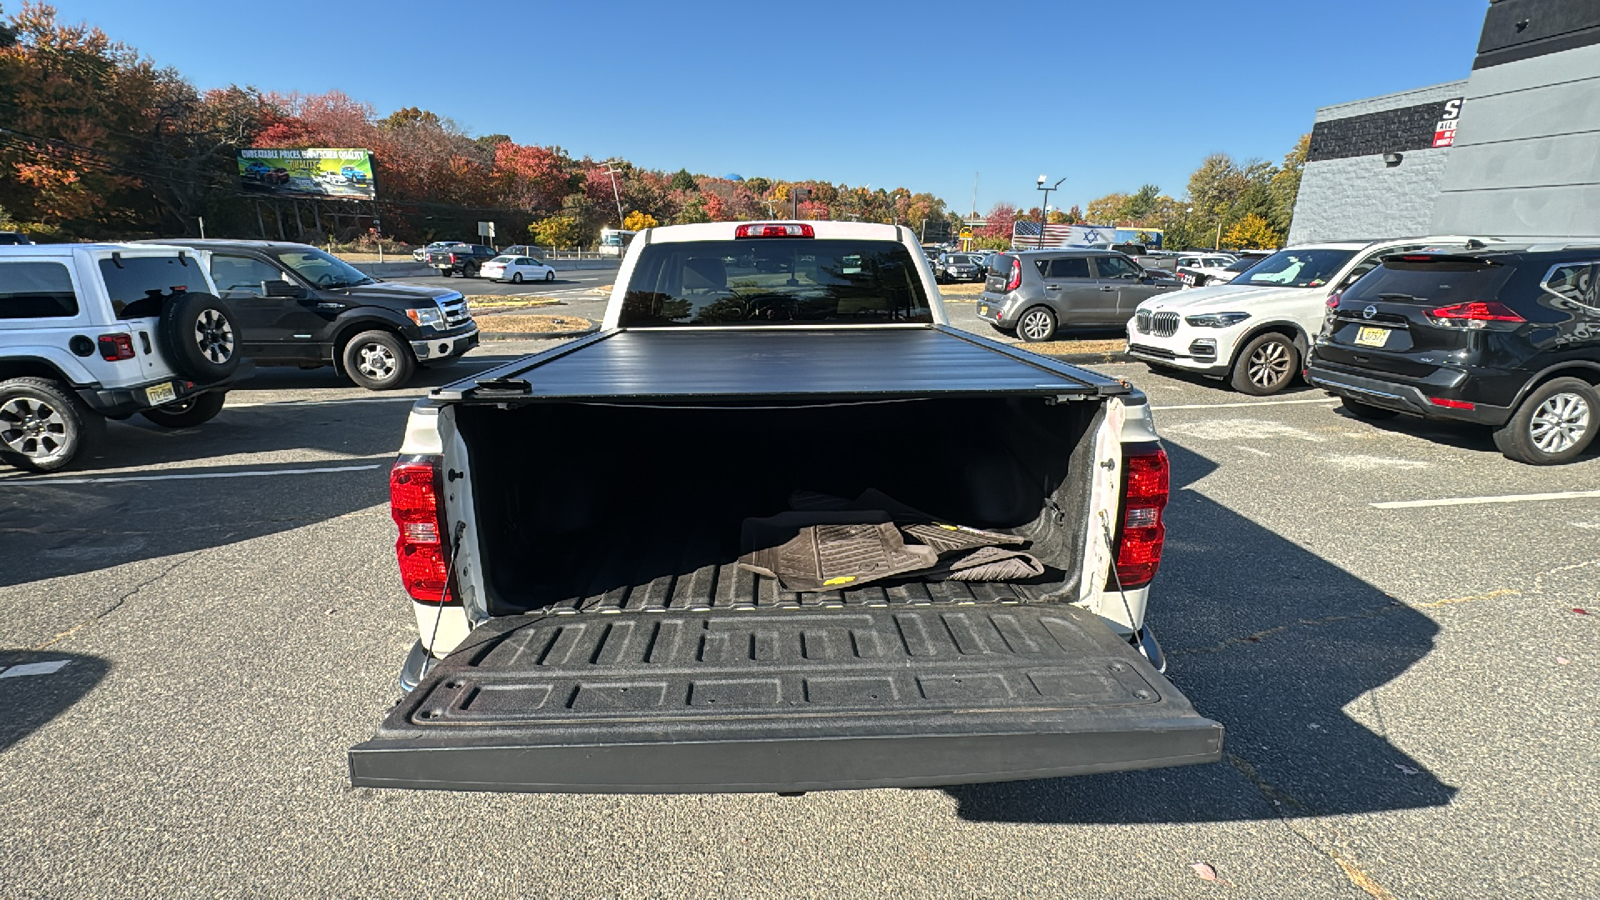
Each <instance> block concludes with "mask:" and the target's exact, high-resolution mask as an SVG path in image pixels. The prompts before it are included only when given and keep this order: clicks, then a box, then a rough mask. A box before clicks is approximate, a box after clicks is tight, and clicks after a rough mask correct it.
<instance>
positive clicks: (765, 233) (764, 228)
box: [733, 223, 817, 238]
mask: <svg viewBox="0 0 1600 900" xmlns="http://www.w3.org/2000/svg"><path fill="white" fill-rule="evenodd" d="M733 236H734V237H735V238H769V237H780V238H781V237H798V238H808V237H816V236H817V232H816V230H815V229H813V228H812V227H811V226H810V225H801V224H790V223H777V224H775V223H757V224H753V225H740V226H739V227H738V228H735V229H734V230H733Z"/></svg>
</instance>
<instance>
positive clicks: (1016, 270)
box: [1006, 256, 1022, 293]
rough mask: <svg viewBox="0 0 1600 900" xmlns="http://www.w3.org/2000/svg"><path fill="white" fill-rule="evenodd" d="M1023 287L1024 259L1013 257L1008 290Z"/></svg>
mask: <svg viewBox="0 0 1600 900" xmlns="http://www.w3.org/2000/svg"><path fill="white" fill-rule="evenodd" d="M1019 287H1022V260H1020V259H1017V258H1016V257H1015V256H1013V257H1011V277H1010V278H1008V279H1006V292H1007V293H1010V292H1011V291H1014V290H1016V289H1017V288H1019Z"/></svg>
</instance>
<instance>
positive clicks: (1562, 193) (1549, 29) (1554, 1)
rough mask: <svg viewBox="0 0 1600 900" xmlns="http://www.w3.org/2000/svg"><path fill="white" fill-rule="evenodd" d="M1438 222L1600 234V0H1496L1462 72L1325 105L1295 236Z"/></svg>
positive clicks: (1501, 231)
mask: <svg viewBox="0 0 1600 900" xmlns="http://www.w3.org/2000/svg"><path fill="white" fill-rule="evenodd" d="M1463 50H1464V52H1465V48H1463ZM1430 232H1431V233H1435V234H1441V233H1455V234H1483V235H1489V236H1494V237H1501V238H1509V239H1547V240H1565V239H1573V238H1577V239H1587V238H1595V239H1600V0H1498V2H1493V3H1491V4H1490V5H1489V9H1488V12H1487V14H1486V15H1485V17H1484V27H1483V31H1482V34H1481V37H1480V39H1479V42H1478V48H1477V54H1476V57H1475V58H1474V61H1473V65H1472V74H1471V75H1470V76H1469V77H1468V78H1467V79H1466V80H1465V81H1458V82H1450V83H1448V84H1441V85H1435V86H1433V87H1428V88H1420V89H1418V90H1414V91H1404V92H1401V93H1397V94H1388V95H1385V96H1382V97H1373V98H1370V99H1368V100H1360V101H1356V102H1353V103H1344V104H1339V105H1337V106H1330V107H1324V108H1323V109H1320V110H1318V111H1317V114H1316V119H1315V121H1314V122H1313V126H1312V132H1311V151H1310V154H1309V155H1308V157H1307V162H1306V168H1305V172H1304V174H1303V176H1302V180H1301V185H1300V196H1299V199H1298V200H1297V202H1296V204H1295V214H1294V223H1293V225H1292V227H1291V229H1290V233H1289V241H1290V243H1304V242H1307V241H1321V240H1335V239H1341V238H1342V239H1351V238H1373V239H1377V238H1386V237H1399V236H1404V235H1413V234H1426V233H1430Z"/></svg>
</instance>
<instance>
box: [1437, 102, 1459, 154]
mask: <svg viewBox="0 0 1600 900" xmlns="http://www.w3.org/2000/svg"><path fill="white" fill-rule="evenodd" d="M1459 124H1461V98H1460V97H1457V98H1455V99H1454V100H1446V101H1445V102H1444V112H1443V113H1442V114H1440V116H1439V123H1438V124H1437V125H1434V126H1433V145H1434V146H1435V147H1450V146H1454V145H1455V142H1456V126H1457V125H1459Z"/></svg>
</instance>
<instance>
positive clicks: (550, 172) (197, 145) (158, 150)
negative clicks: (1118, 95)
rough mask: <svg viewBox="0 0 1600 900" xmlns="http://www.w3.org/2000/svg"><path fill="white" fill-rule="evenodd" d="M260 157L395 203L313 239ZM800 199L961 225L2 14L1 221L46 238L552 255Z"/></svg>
mask: <svg viewBox="0 0 1600 900" xmlns="http://www.w3.org/2000/svg"><path fill="white" fill-rule="evenodd" d="M244 147H350V148H364V149H367V150H370V151H371V152H372V157H373V164H374V178H375V181H376V185H377V190H378V203H377V204H376V205H375V204H372V203H370V202H356V201H334V200H328V201H319V207H318V211H319V212H321V213H322V214H323V215H322V216H320V217H311V218H308V219H307V220H306V221H309V222H312V223H316V222H321V223H322V228H323V229H324V232H323V233H316V232H315V231H314V229H315V227H316V226H315V224H313V225H311V226H310V228H311V229H313V230H311V231H303V230H301V229H303V228H307V225H306V223H305V221H301V220H300V217H299V216H298V215H297V213H298V212H299V210H298V209H296V210H295V214H289V213H287V212H286V211H285V207H286V206H287V205H288V204H287V203H274V202H272V201H271V200H265V199H263V198H262V197H261V195H259V194H247V193H245V192H244V191H243V189H242V187H241V185H240V184H239V180H238V174H237V165H236V162H235V158H236V153H237V151H238V150H239V149H241V148H244ZM791 186H799V187H804V188H807V189H808V190H809V196H808V198H807V199H806V200H805V201H804V202H802V203H800V204H799V214H800V215H801V216H803V217H807V218H816V219H860V220H862V221H876V222H899V223H902V224H908V225H912V226H919V225H920V223H921V222H922V221H923V220H927V219H946V218H948V217H949V213H948V211H947V210H946V209H945V204H944V202H943V201H942V200H940V199H939V198H937V197H935V196H933V195H932V194H927V193H913V192H911V191H910V190H907V189H906V188H902V187H897V188H894V189H892V190H890V189H883V188H877V189H872V188H867V187H853V186H850V185H844V184H830V183H828V182H826V181H806V182H798V183H794V182H783V181H776V180H771V179H766V178H750V179H741V178H738V177H736V176H735V177H728V178H718V177H710V176H706V175H696V174H694V173H692V172H690V171H689V170H688V169H686V168H683V169H679V170H678V171H676V172H662V171H655V170H650V169H645V168H642V167H639V166H635V165H634V164H632V163H631V162H629V161H627V160H624V159H619V158H613V159H608V160H605V161H603V162H602V161H596V160H593V159H590V158H587V157H585V158H573V157H572V156H571V155H570V154H568V153H567V151H565V150H563V149H562V148H561V147H559V146H556V145H554V144H543V145H540V144H522V143H518V142H516V141H514V140H512V139H511V138H510V137H509V136H507V135H503V134H491V135H479V136H473V135H471V134H469V133H467V131H466V130H465V129H464V128H462V127H461V126H460V125H458V124H457V123H455V122H453V121H451V120H450V119H449V118H448V117H447V116H444V115H441V114H439V113H438V112H435V111H432V110H427V109H422V108H419V107H415V106H412V107H404V108H401V109H397V110H394V111H392V112H389V113H387V114H383V115H380V114H379V113H378V111H377V110H375V109H373V108H372V106H370V105H369V104H367V103H364V102H362V101H360V100H358V99H355V98H352V97H350V96H348V95H346V94H344V93H341V92H339V91H329V92H326V93H321V94H281V93H273V92H271V91H267V90H259V89H257V88H254V87H240V86H231V87H228V88H224V89H220V90H212V91H198V90H196V89H195V87H194V86H193V85H192V84H191V83H190V82H188V81H186V80H185V79H183V78H182V77H181V76H180V75H179V74H178V73H177V72H176V71H174V70H172V69H167V68H161V67H159V66H157V65H156V64H155V63H154V62H153V61H151V60H150V59H148V58H146V57H144V56H141V55H140V54H139V53H138V52H137V51H135V50H134V49H132V48H130V47H127V46H125V45H123V44H119V43H116V42H114V41H113V40H111V38H109V37H108V36H107V35H106V34H105V33H104V32H102V31H100V30H99V29H97V28H93V27H90V26H87V25H66V24H62V23H61V22H60V21H58V19H57V17H56V13H55V10H53V9H52V8H50V7H48V6H44V5H42V4H37V3H33V2H27V3H24V4H23V5H22V6H21V8H20V10H19V11H18V12H16V13H15V14H14V15H11V16H9V17H7V16H5V15H4V10H3V9H0V217H4V218H6V219H7V221H14V222H16V223H17V224H18V226H19V227H22V228H24V229H25V230H27V231H29V232H32V233H34V234H36V235H38V236H41V237H44V238H50V237H61V238H95V239H105V238H115V237H145V236H160V235H177V234H185V235H192V234H195V233H197V232H198V227H199V220H200V219H201V218H202V217H203V218H204V219H205V220H206V222H207V224H208V226H209V227H208V233H210V234H212V235H234V236H255V235H256V234H257V233H259V230H260V229H261V228H262V227H263V226H262V225H260V224H258V222H259V221H261V220H260V219H258V216H260V215H261V212H262V208H263V207H265V208H266V216H267V220H268V221H271V218H272V215H273V213H274V212H276V213H277V214H279V215H280V216H291V215H292V218H291V219H290V221H289V226H290V227H289V228H288V229H286V231H285V233H286V234H287V235H288V236H289V237H299V238H302V239H308V240H309V239H320V238H322V237H329V238H345V237H349V236H351V234H352V233H356V232H365V231H366V229H367V228H368V227H369V226H370V225H372V224H373V223H375V222H376V221H378V220H380V219H381V221H382V224H383V229H384V231H385V232H386V233H388V234H390V235H392V236H397V237H400V238H403V239H405V240H409V241H418V242H420V241H423V240H429V239H434V238H461V237H463V236H466V235H470V234H472V233H473V231H474V223H475V222H476V221H481V220H485V219H490V220H494V221H496V224H497V225H498V226H500V232H501V233H502V234H512V233H521V232H527V231H528V230H529V229H530V227H532V226H540V228H541V229H542V230H537V231H534V232H533V233H535V234H540V233H542V234H545V235H547V236H548V237H550V238H552V240H548V241H546V240H540V241H539V243H544V244H555V243H557V241H556V240H555V239H559V240H560V241H565V242H567V243H571V244H576V243H580V242H582V243H589V242H592V241H593V240H594V238H595V237H596V235H597V234H598V232H599V230H600V228H602V227H606V226H612V227H615V226H617V225H621V224H624V222H627V221H631V222H633V223H635V224H637V223H638V222H653V223H663V224H674V223H683V222H703V221H724V220H733V219H749V218H760V217H765V216H781V215H787V214H788V213H789V212H790V211H791V205H790V204H789V203H788V202H787V200H788V197H789V194H788V192H789V189H790V187H791ZM302 205H303V204H302ZM619 205H620V207H621V211H620V215H619V210H618V207H619ZM329 212H334V213H337V214H338V215H339V217H340V218H339V222H340V224H339V225H338V226H337V227H336V226H335V225H333V223H332V221H331V218H332V217H331V216H329V215H328V213H329ZM619 218H620V219H622V220H623V221H619ZM545 223H548V224H545ZM275 224H277V225H281V224H282V219H280V220H279V222H278V223H275ZM270 233H271V234H272V236H276V233H277V227H272V228H271V232H270Z"/></svg>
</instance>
